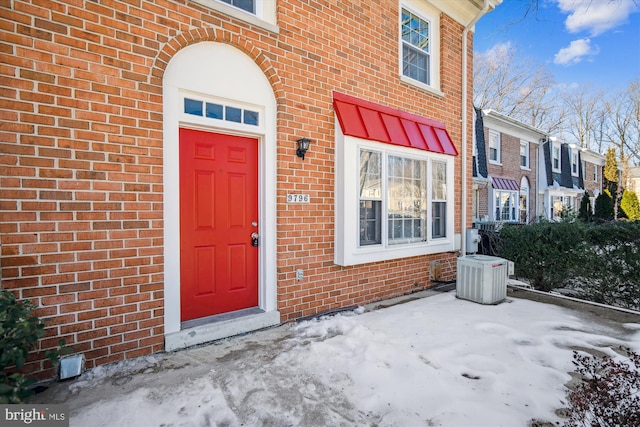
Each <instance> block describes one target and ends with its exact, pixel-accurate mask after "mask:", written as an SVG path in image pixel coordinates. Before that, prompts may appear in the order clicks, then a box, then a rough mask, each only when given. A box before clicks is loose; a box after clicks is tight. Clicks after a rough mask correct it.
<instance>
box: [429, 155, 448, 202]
mask: <svg viewBox="0 0 640 427" xmlns="http://www.w3.org/2000/svg"><path fill="white" fill-rule="evenodd" d="M431 167H432V171H431V179H432V185H433V188H432V195H431V197H432V198H433V199H434V200H446V199H447V168H446V165H445V164H444V163H441V162H433V163H432V165H431Z"/></svg>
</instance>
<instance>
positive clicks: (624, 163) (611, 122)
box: [604, 79, 640, 182]
mask: <svg viewBox="0 0 640 427" xmlns="http://www.w3.org/2000/svg"><path fill="white" fill-rule="evenodd" d="M604 105H605V108H606V117H607V139H608V143H609V144H610V145H611V146H612V147H615V148H616V151H617V152H618V153H619V156H620V157H619V159H620V162H619V163H620V165H621V168H622V169H621V170H622V182H626V178H627V175H628V173H629V167H630V166H631V162H632V161H635V163H638V161H640V79H637V80H636V81H633V82H631V83H630V84H629V87H628V88H627V90H626V91H624V92H619V93H615V94H613V95H611V97H610V98H609V99H608V100H607V101H606V102H605V104H604Z"/></svg>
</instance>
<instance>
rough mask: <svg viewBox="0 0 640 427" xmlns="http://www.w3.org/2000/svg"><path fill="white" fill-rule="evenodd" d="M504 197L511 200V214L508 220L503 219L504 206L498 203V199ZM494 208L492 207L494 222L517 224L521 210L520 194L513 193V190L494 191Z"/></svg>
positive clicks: (517, 192)
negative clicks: (497, 211)
mask: <svg viewBox="0 0 640 427" xmlns="http://www.w3.org/2000/svg"><path fill="white" fill-rule="evenodd" d="M503 195H505V196H507V197H508V198H509V199H510V209H511V210H510V212H509V213H508V218H507V219H505V218H503V209H502V205H501V204H500V205H499V204H497V203H496V199H497V198H501V197H502V196H503ZM492 196H493V197H492V199H491V200H492V202H491V204H492V206H491V215H492V216H493V219H494V221H499V222H516V221H518V218H519V210H520V192H519V191H512V190H499V189H494V190H493V194H492ZM496 210H499V213H498V214H496Z"/></svg>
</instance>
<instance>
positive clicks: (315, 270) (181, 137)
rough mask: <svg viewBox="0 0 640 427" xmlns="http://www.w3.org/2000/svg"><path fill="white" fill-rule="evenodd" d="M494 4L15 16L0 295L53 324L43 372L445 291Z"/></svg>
mask: <svg viewBox="0 0 640 427" xmlns="http://www.w3.org/2000/svg"><path fill="white" fill-rule="evenodd" d="M500 2H501V0H457V1H451V0H405V1H398V0H381V1H376V2H372V1H370V0H344V1H343V0H332V1H303V0H298V1H296V0H287V1H283V0H100V1H89V0H84V1H83V0H51V1H47V2H41V1H34V0H31V1H29V0H0V24H1V26H0V37H1V41H0V57H1V64H0V78H1V79H2V85H1V89H0V102H1V105H0V109H1V111H0V138H1V141H0V153H1V155H0V162H1V164H2V168H1V172H0V184H1V189H0V191H1V194H2V196H1V198H0V200H1V202H0V203H1V205H0V214H1V215H2V221H1V230H0V231H1V241H0V243H1V245H2V261H1V262H2V269H1V274H2V279H1V286H2V288H6V289H9V290H11V291H12V292H14V293H15V294H16V295H17V296H18V297H19V298H22V299H31V300H32V301H33V302H34V303H35V304H36V305H37V306H38V309H37V314H38V315H40V316H41V317H43V318H44V319H46V321H47V325H48V326H47V329H46V337H45V338H44V339H43V340H41V342H40V347H39V348H38V351H36V352H35V353H34V355H32V357H31V358H30V364H29V366H28V368H29V369H30V370H32V371H39V372H40V375H41V376H43V377H47V376H51V375H52V374H53V370H52V368H51V367H50V365H48V362H45V361H44V357H43V353H44V351H45V350H47V349H49V348H52V347H54V346H55V345H56V343H57V342H58V340H59V339H60V338H64V339H65V340H66V342H67V344H68V345H69V346H71V347H72V348H73V351H74V352H76V353H78V354H83V355H84V356H85V358H86V365H87V367H88V368H91V367H94V366H96V365H99V364H104V363H109V362H115V361H120V360H123V359H128V358H133V357H137V356H142V355H147V354H151V353H154V352H158V351H162V350H173V349H178V348H183V347H185V346H189V345H193V344H197V343H201V342H207V341H210V340H214V339H218V338H222V337H226V336H231V335H234V334H238V333H243V332H246V331H250V330H255V329H259V328H263V327H267V326H271V325H276V324H279V323H282V322H286V321H291V320H294V319H298V318H301V317H305V316H310V315H315V314H318V313H322V312H326V311H328V310H334V309H339V308H345V307H351V306H355V305H359V304H365V303H369V302H373V301H377V300H381V299H384V298H389V297H394V296H399V295H403V294H407V293H411V292H414V291H417V290H421V289H425V288H428V287H431V286H433V285H434V281H433V280H432V279H440V280H451V279H453V278H454V277H455V258H456V256H457V255H458V251H457V250H458V248H459V247H461V246H460V245H461V244H462V243H461V242H464V230H465V229H466V228H467V227H469V226H470V225H471V216H470V213H471V209H470V207H471V193H470V191H467V187H468V189H469V190H470V188H471V184H470V183H471V130H472V126H473V122H472V120H473V115H472V113H473V109H472V105H471V99H472V96H471V94H472V70H473V66H472V65H473V64H472V58H473V55H472V52H473V43H472V40H473V24H474V23H475V22H476V21H477V19H479V18H480V17H481V16H482V14H484V13H486V12H487V11H488V10H490V9H492V8H493V7H495V6H496V5H497V4H499V3H500ZM467 139H468V140H469V142H467ZM309 140H310V146H309V147H308V151H306V152H304V148H306V147H304V146H301V147H298V144H299V143H300V144H301V145H306V144H307V143H308V142H309ZM298 154H299V155H300V156H298ZM463 162H466V164H465V167H464V168H463ZM467 169H468V170H467ZM467 183H468V184H467ZM433 263H436V264H433ZM433 265H437V266H439V267H441V268H432V266H433ZM432 270H433V271H434V272H439V275H438V277H433V278H432V277H431V276H430V272H431V271H432Z"/></svg>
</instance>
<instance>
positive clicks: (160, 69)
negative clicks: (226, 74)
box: [150, 28, 285, 105]
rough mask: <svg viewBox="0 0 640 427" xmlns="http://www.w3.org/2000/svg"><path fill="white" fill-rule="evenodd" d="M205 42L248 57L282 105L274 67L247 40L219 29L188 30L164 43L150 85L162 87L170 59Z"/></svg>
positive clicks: (281, 96) (280, 87)
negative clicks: (229, 47)
mask: <svg viewBox="0 0 640 427" xmlns="http://www.w3.org/2000/svg"><path fill="white" fill-rule="evenodd" d="M207 41H209V42H218V43H225V44H228V45H231V46H233V47H235V48H237V49H239V50H240V51H242V52H243V53H245V54H246V55H247V56H248V57H250V58H251V59H252V60H253V62H255V63H256V65H257V66H258V67H259V68H260V69H261V70H262V72H263V73H264V75H265V76H266V78H267V80H268V81H269V83H270V84H271V87H272V89H273V94H274V96H275V99H276V103H277V105H283V103H284V100H285V96H284V90H283V88H282V82H281V81H280V77H278V74H277V72H276V69H275V67H274V66H273V65H272V64H271V60H270V59H269V58H268V57H267V56H266V55H264V53H262V51H261V50H260V49H258V48H257V47H256V46H254V45H253V43H252V42H251V41H249V40H248V39H246V38H244V37H241V36H239V35H237V34H234V33H231V32H229V31H226V30H224V29H221V28H198V29H194V30H190V31H187V32H184V33H180V34H179V35H177V36H175V37H174V38H173V39H171V40H169V41H168V42H167V43H165V45H164V47H163V48H162V49H161V50H160V51H159V52H158V55H157V56H156V58H155V61H154V64H153V67H152V68H151V78H150V79H151V83H152V84H157V86H159V87H162V78H163V77H164V73H165V71H166V69H167V66H168V65H169V62H170V61H171V58H173V57H174V55H175V54H176V53H178V52H179V51H180V50H182V49H184V48H185V47H187V46H190V45H193V44H196V43H201V42H207Z"/></svg>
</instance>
